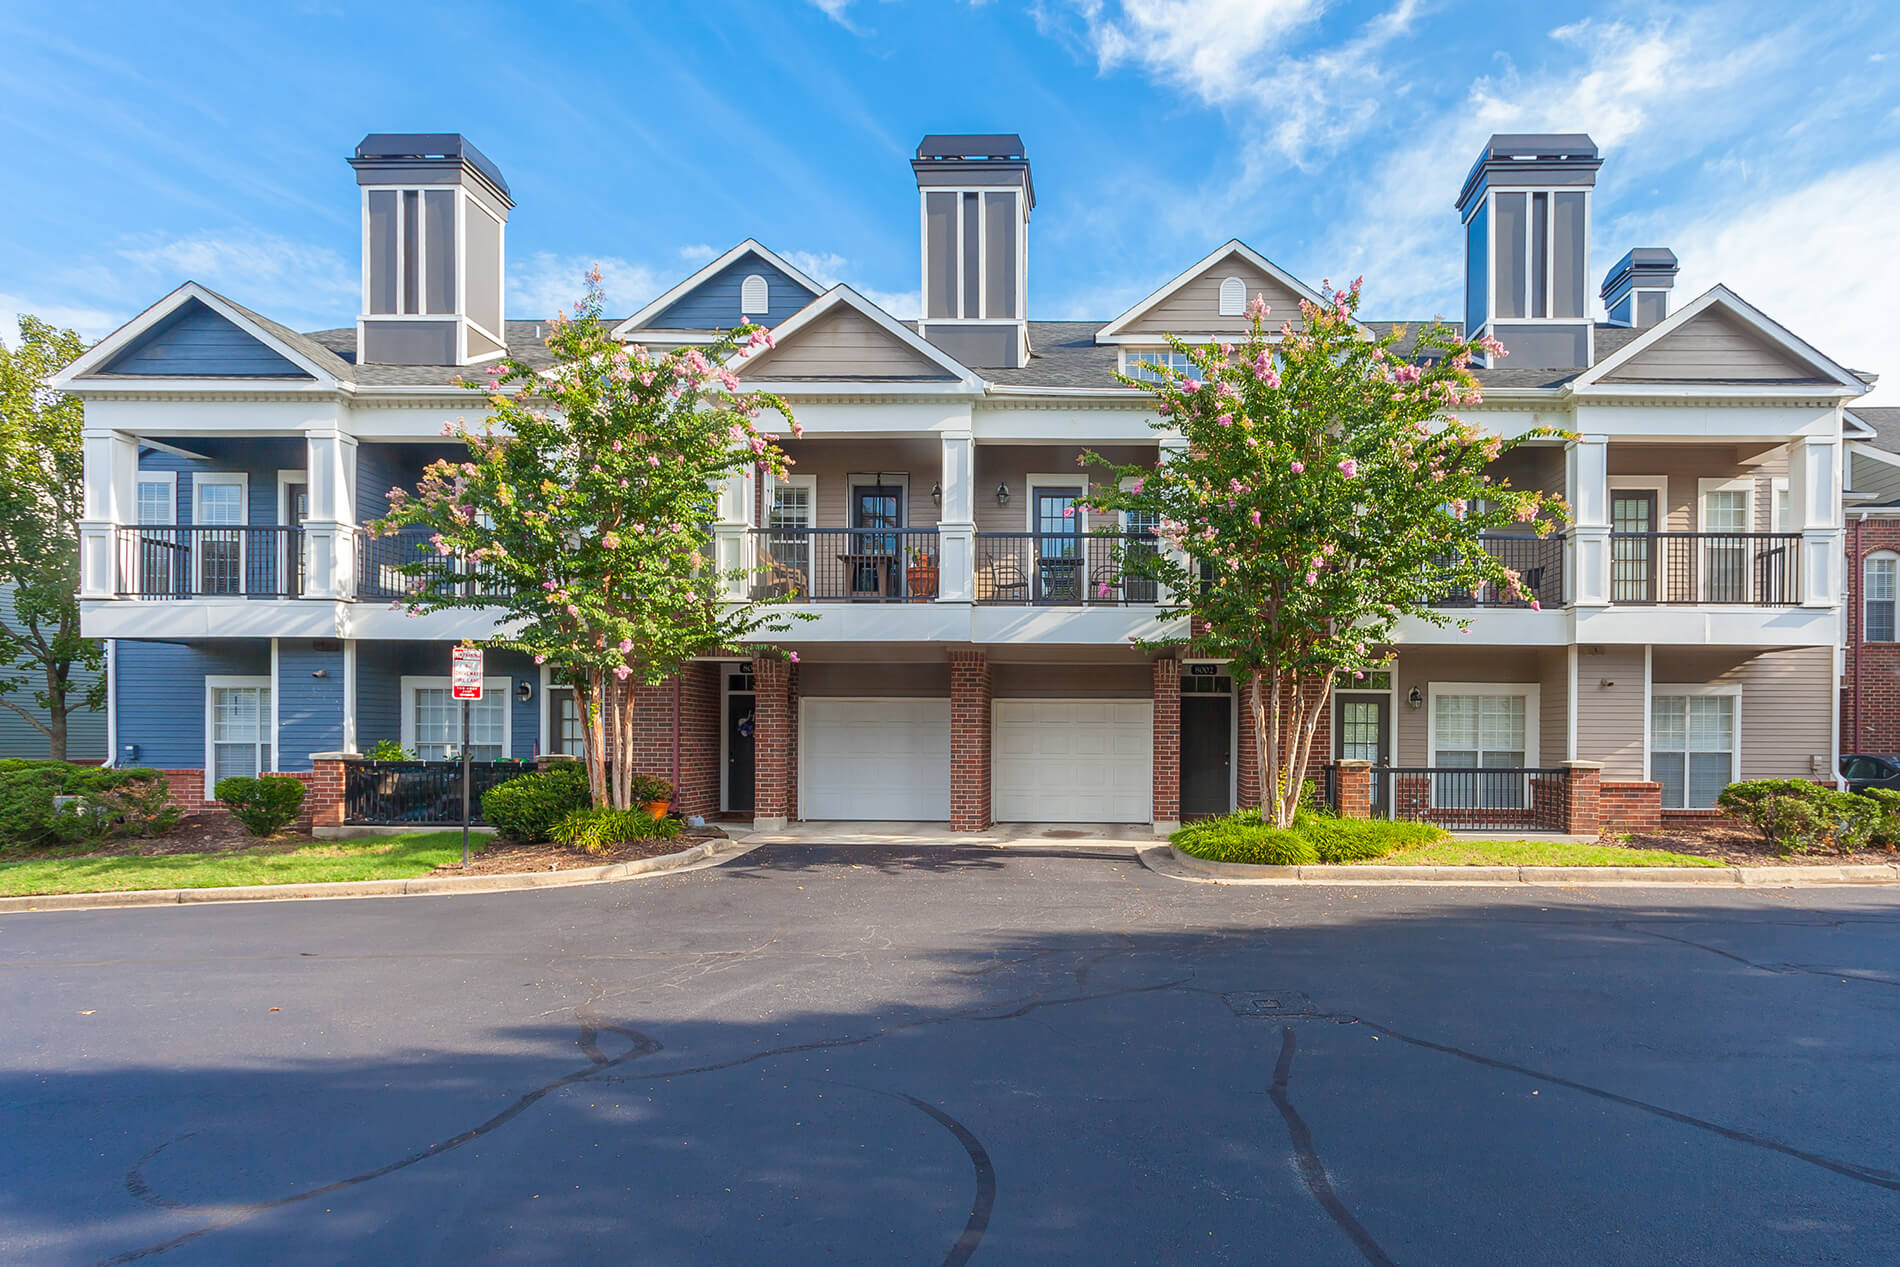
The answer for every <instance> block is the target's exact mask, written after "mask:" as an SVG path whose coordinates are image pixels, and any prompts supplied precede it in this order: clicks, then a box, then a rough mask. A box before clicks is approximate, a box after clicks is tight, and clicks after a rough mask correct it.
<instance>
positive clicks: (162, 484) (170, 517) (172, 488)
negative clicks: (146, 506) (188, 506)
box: [132, 471, 178, 528]
mask: <svg viewBox="0 0 1900 1267" xmlns="http://www.w3.org/2000/svg"><path fill="white" fill-rule="evenodd" d="M148 484H149V485H151V486H152V487H153V488H163V489H164V490H165V518H164V519H162V520H155V521H153V522H152V523H149V524H148V523H145V522H144V521H143V520H140V521H139V525H140V526H141V527H145V528H170V527H174V526H176V524H177V523H178V472H177V471H140V472H139V473H138V478H137V479H136V480H135V481H133V488H132V515H133V518H134V519H137V518H138V513H139V508H140V507H139V489H140V488H143V487H145V486H146V485H148Z"/></svg>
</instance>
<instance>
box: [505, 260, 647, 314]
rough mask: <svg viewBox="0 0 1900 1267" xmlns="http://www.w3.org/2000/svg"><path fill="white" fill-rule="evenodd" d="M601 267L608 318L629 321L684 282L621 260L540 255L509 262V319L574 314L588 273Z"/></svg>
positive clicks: (585, 285)
mask: <svg viewBox="0 0 1900 1267" xmlns="http://www.w3.org/2000/svg"><path fill="white" fill-rule="evenodd" d="M596 265H598V266H599V267H600V274H601V282H600V286H601V291H602V293H603V294H604V296H605V299H604V304H605V307H606V315H608V316H610V317H625V316H628V315H630V314H632V313H633V312H635V311H637V310H638V309H640V308H641V307H642V306H644V305H645V304H646V303H648V302H649V301H651V300H652V299H654V298H655V297H657V296H658V295H659V294H660V292H661V291H663V290H665V289H666V288H667V287H668V286H671V285H673V284H675V283H676V282H678V281H679V278H677V277H670V276H668V277H662V276H661V275H660V274H658V273H656V272H655V271H654V270H653V269H650V268H648V267H647V266H646V265H644V264H636V263H634V262H632V261H631V260H624V259H621V258H619V257H618V256H611V255H607V256H597V255H559V254H556V253H555V252H553V251H536V252H535V253H534V254H532V255H527V256H510V258H509V260H508V313H509V315H510V316H511V317H513V318H514V319H516V320H527V321H532V320H534V319H535V318H537V317H551V316H553V315H554V314H555V313H556V312H559V311H567V312H571V311H573V308H574V305H575V303H576V302H578V301H579V299H580V297H581V295H582V294H583V293H584V292H585V291H586V289H587V270H588V269H590V268H593V267H595V266H596Z"/></svg>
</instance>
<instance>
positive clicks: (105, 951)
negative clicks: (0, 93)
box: [0, 845, 1900, 1264]
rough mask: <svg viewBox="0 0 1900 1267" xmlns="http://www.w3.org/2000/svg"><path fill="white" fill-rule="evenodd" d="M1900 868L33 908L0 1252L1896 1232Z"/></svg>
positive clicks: (765, 1249)
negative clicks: (1653, 876) (1727, 881)
mask: <svg viewBox="0 0 1900 1267" xmlns="http://www.w3.org/2000/svg"><path fill="white" fill-rule="evenodd" d="M1897 915H1900V906H1897V903H1896V895H1895V894H1894V893H1893V892H1892V891H1891V890H1887V889H1863V890H1853V889H1790V890H1722V891H1717V890H1713V889H1710V890H1703V889H1688V888H1676V889H1660V888H1658V889H1640V888H1616V889H1584V888H1577V889H1561V890H1558V889H1536V890H1531V891H1526V890H1524V889H1523V888H1522V887H1521V886H1513V887H1510V888H1497V889H1485V888H1432V887H1404V888H1387V887H1372V886H1355V887H1336V888H1324V887H1315V886H1305V887H1299V888H1285V889H1282V888H1267V887H1224V886H1214V885H1204V884H1188V883H1182V882H1180V881H1177V880H1173V879H1170V878H1167V877H1164V876H1160V875H1156V874H1154V873H1152V872H1150V871H1147V870H1146V869H1144V868H1143V867H1142V866H1141V864H1140V863H1139V861H1138V860H1137V859H1136V857H1135V854H1134V852H1133V850H1132V849H1129V848H1125V847H1121V846H1112V845H1091V846H1072V847H1059V846H1050V847H1012V848H1006V849H996V848H896V847H892V848H881V847H878V846H845V847H831V846H824V845H783V846H764V847H761V848H759V849H757V850H754V851H753V852H751V853H749V854H746V855H744V856H742V857H739V858H737V859H735V860H733V861H730V862H727V863H725V864H724V865H722V866H719V867H716V868H711V869H706V870H699V871H693V872H686V873H678V874H669V875H666V876H661V877H655V878H650V879H645V880H638V881H630V882H626V883H620V884H612V885H598V886H590V887H584V888H571V889H555V890H544V891H538V892H522V893H506V894H493V895H481V896H464V897H448V898H400V899H385V900H357V901H312V902H291V903H281V902H280V903H256V904H248V903H247V904H231V905H213V906H200V907H189V906H188V907H166V908H151V909H128V910H103V911H73V912H63V913H41V914H28V915H13V916H7V917H3V918H0V974H4V976H3V978H0V980H4V991H5V992H4V996H3V997H4V999H5V1007H4V1017H5V1024H4V1025H0V1080H3V1083H4V1085H3V1089H0V1104H4V1106H5V1122H6V1132H5V1137H6V1141H7V1142H6V1147H5V1149H4V1150H0V1260H5V1261H7V1262H23V1263H24V1262H32V1263H105V1262H112V1263H119V1262H134V1261H139V1262H143V1261H154V1262H163V1263H208V1262H217V1263H247V1264H249V1263H262V1262H271V1263H334V1262H391V1263H396V1262H400V1263H462V1262H474V1261H480V1262H497V1263H555V1262H560V1263H570V1262H602V1261H616V1262H638V1263H642V1264H672V1263H761V1262H771V1263H804V1262H838V1263H930V1264H934V1263H962V1262H978V1263H988V1262H995V1263H1042V1262H1078V1263H1174V1262H1188V1261H1193V1262H1217V1263H1218V1262H1237V1263H1238V1262H1245V1263H1257V1262H1262V1261H1271V1262H1292V1263H1321V1264H1329V1263H1339V1264H1352V1263H1365V1262H1373V1263H1512V1264H1523V1263H1547V1262H1548V1263H1558V1262H1562V1263H1571V1262H1577V1263H1585V1262H1587V1263H1658V1262H1670V1263H1705V1262H1706V1263H1724V1264H1732V1263H1736V1262H1803V1263H1891V1262H1896V1261H1900V1131H1897V1130H1896V1127H1897V1126H1900V1109H1896V1107H1895V1101H1896V1095H1895V1090H1894V1088H1895V1086H1896V1082H1897V1080H1896V1076H1895V1075H1896V1072H1897V1069H1900V1058H1897V1057H1896V1048H1897V1046H1900V919H1897V918H1896V916H1897Z"/></svg>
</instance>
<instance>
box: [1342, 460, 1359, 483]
mask: <svg viewBox="0 0 1900 1267" xmlns="http://www.w3.org/2000/svg"><path fill="white" fill-rule="evenodd" d="M1339 473H1340V474H1341V475H1344V476H1345V477H1346V478H1347V479H1356V478H1358V475H1359V463H1358V462H1356V461H1354V460H1353V459H1352V458H1344V459H1342V460H1341V461H1340V463H1339Z"/></svg>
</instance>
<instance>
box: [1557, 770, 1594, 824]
mask: <svg viewBox="0 0 1900 1267" xmlns="http://www.w3.org/2000/svg"><path fill="white" fill-rule="evenodd" d="M1563 771H1564V784H1563V800H1562V803H1561V807H1562V812H1563V830H1564V831H1567V832H1571V833H1574V834H1576V835H1582V836H1594V835H1595V834H1596V833H1597V831H1598V829H1599V826H1600V824H1601V823H1602V812H1603V811H1602V792H1603V766H1602V764H1601V763H1600V762H1596V761H1566V762H1564V763H1563Z"/></svg>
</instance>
